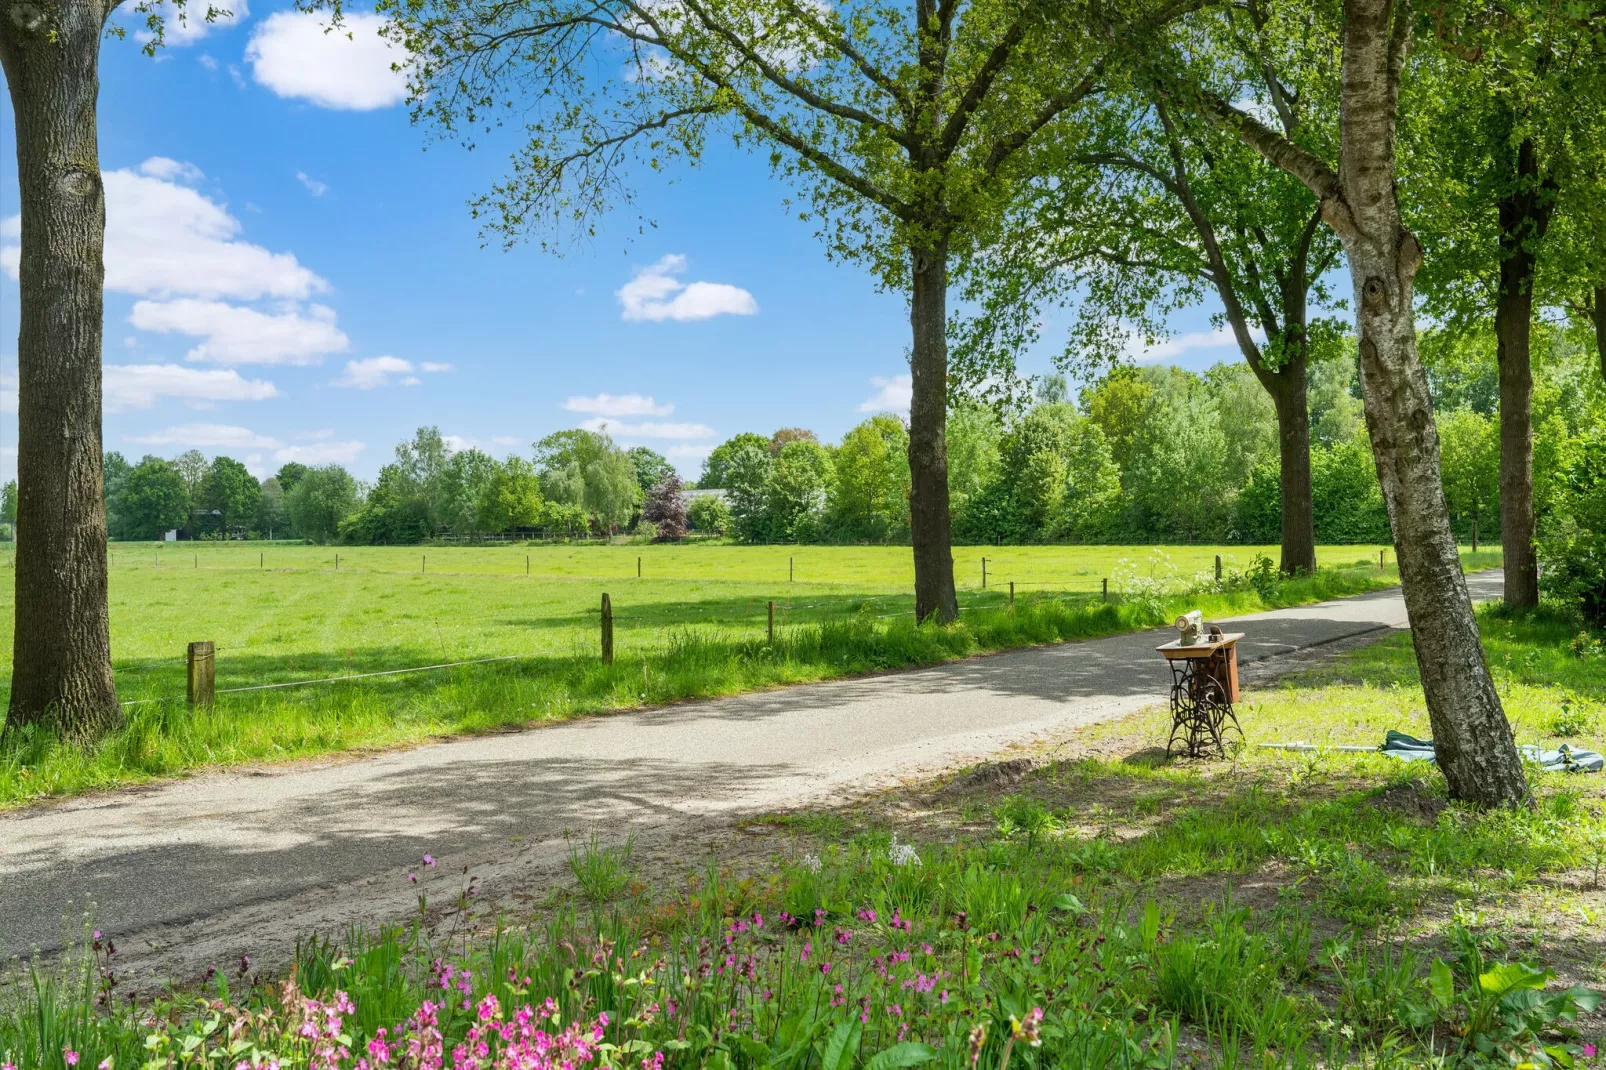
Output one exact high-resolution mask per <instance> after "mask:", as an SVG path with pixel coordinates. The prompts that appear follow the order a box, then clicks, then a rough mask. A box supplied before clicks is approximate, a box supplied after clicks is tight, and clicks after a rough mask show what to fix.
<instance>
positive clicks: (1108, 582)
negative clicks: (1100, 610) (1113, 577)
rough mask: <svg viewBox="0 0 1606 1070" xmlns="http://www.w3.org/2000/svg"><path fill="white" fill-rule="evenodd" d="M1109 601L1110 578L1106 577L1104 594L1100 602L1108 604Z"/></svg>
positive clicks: (1100, 597)
mask: <svg viewBox="0 0 1606 1070" xmlns="http://www.w3.org/2000/svg"><path fill="white" fill-rule="evenodd" d="M1109 600H1110V578H1109V577H1108V576H1106V577H1104V593H1103V594H1102V595H1100V596H1099V601H1101V602H1108V601H1109Z"/></svg>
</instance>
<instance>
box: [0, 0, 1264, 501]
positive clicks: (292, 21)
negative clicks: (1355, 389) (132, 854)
mask: <svg viewBox="0 0 1606 1070" xmlns="http://www.w3.org/2000/svg"><path fill="white" fill-rule="evenodd" d="M230 6H231V7H233V8H234V9H235V10H236V12H237V16H238V17H236V18H235V19H234V20H233V21H232V22H231V24H229V25H214V26H211V27H204V26H198V25H194V26H189V27H185V28H181V29H178V30H177V31H170V34H169V40H170V44H169V47H168V48H166V49H164V50H163V51H162V52H161V54H160V58H159V59H156V60H152V59H149V58H147V57H145V56H144V55H142V54H141V53H140V51H139V46H138V43H137V42H136V41H135V39H134V35H133V33H132V32H131V33H130V35H129V38H128V39H127V40H124V41H120V42H119V41H116V40H109V41H107V42H106V44H105V46H104V49H103V54H102V67H101V70H102V74H101V97H100V157H101V166H102V169H103V171H104V172H105V174H106V185H107V201H108V207H107V211H108V235H107V254H106V259H107V291H108V292H107V295H106V338H105V364H106V401H107V405H106V408H107V414H106V426H105V440H106V448H107V449H115V450H121V451H122V452H123V453H124V454H125V455H127V456H129V457H130V458H137V457H139V456H140V455H142V454H145V453H156V454H159V455H162V456H171V455H174V454H176V453H179V452H181V451H182V450H184V449H188V448H191V447H195V448H199V449H201V450H202V451H203V452H206V453H208V454H214V453H219V452H222V453H228V454H230V455H231V456H235V457H239V458H242V459H244V460H246V462H247V464H248V465H249V466H250V467H251V468H252V469H253V470H254V471H256V472H257V473H258V474H259V475H266V474H269V473H271V472H272V471H274V470H275V469H277V468H278V466H279V465H280V464H281V463H283V462H284V461H286V460H301V461H305V462H308V463H322V462H326V461H339V462H341V463H344V464H346V465H347V466H348V467H350V468H351V469H352V471H354V472H355V473H357V474H358V475H359V476H361V477H364V478H372V476H373V475H374V474H375V473H376V472H377V471H378V468H379V466H380V465H381V464H383V463H385V461H387V460H388V459H389V458H390V455H391V449H392V447H393V446H394V444H395V443H396V442H397V441H399V440H400V439H402V438H405V437H407V436H408V435H410V434H411V432H412V430H413V429H414V428H415V427H418V426H419V425H422V424H434V425H436V426H438V427H439V428H440V429H441V431H442V432H443V433H445V434H447V435H449V436H455V439H454V441H457V442H460V443H462V444H474V445H478V446H480V447H481V448H484V449H486V450H488V451H490V452H492V453H494V454H497V455H499V456H500V455H504V454H506V453H508V452H511V451H515V450H517V451H523V452H527V450H528V446H529V444H530V443H531V442H533V441H534V440H535V439H537V438H539V437H541V436H542V435H545V434H547V433H549V432H551V431H554V430H558V429H561V428H564V427H573V426H576V425H578V424H581V423H584V422H586V421H606V422H607V423H608V424H609V425H610V429H611V430H612V431H613V433H614V435H615V437H616V438H617V439H619V440H620V441H621V442H623V443H625V444H637V443H640V444H645V445H649V446H652V447H653V448H655V449H658V450H659V451H660V452H663V453H665V454H666V455H668V456H669V457H670V458H671V459H672V460H673V461H675V462H676V464H677V465H678V466H679V467H680V469H681V471H682V472H683V474H685V475H687V476H689V477H694V476H695V475H696V474H697V472H698V470H699V468H700V464H701V458H702V456H703V455H704V454H706V452H707V450H708V449H709V448H711V447H712V446H713V445H715V444H717V443H718V442H719V441H721V440H723V439H724V438H726V437H729V436H730V435H732V434H735V433H737V432H740V431H747V430H753V431H760V432H764V433H767V432H769V431H772V430H774V429H775V428H776V427H781V426H804V427H810V428H813V429H814V430H815V431H816V432H818V433H819V434H820V435H821V437H822V438H827V439H833V438H836V437H838V436H840V435H841V433H842V432H843V431H845V430H847V428H849V427H851V426H852V425H853V424H854V423H856V422H858V421H859V420H861V419H863V418H864V417H865V414H866V413H867V412H871V411H879V410H882V409H889V408H890V409H894V410H896V409H899V408H900V407H902V406H905V405H906V404H907V402H906V397H907V385H906V384H907V367H906V365H905V364H904V358H903V353H904V348H905V346H906V345H907V336H908V320H907V316H906V312H905V307H904V304H903V301H902V299H901V298H900V297H898V296H897V295H888V294H880V293H877V292H876V290H875V287H874V285H873V282H872V280H871V279H870V277H869V276H868V275H867V274H866V273H865V272H864V271H862V270H861V269H859V268H857V267H855V266H853V265H835V264H832V263H829V262H828V261H827V260H826V259H825V256H824V255H823V253H822V251H821V246H820V245H819V243H818V242H817V241H816V239H815V238H814V236H813V228H812V227H811V226H810V225H809V224H806V223H800V222H798V221H797V220H796V219H795V218H789V217H788V214H787V213H786V211H785V209H784V207H783V203H782V201H783V198H784V196H785V194H786V190H785V189H784V187H782V186H780V185H778V184H777V183H776V181H775V180H774V179H773V178H772V176H771V175H770V173H769V172H768V169H767V167H766V165H765V162H764V160H763V159H761V158H758V157H754V156H751V155H747V154H743V153H739V152H736V151H734V150H733V149H731V148H729V147H728V146H726V145H714V146H712V150H711V151H710V152H709V154H708V156H707V158H706V159H705V161H704V163H703V165H702V166H701V167H700V168H698V169H696V170H688V171H683V172H678V173H675V174H673V175H672V176H671V177H672V178H673V181H672V182H667V183H666V182H663V181H661V180H660V181H655V180H653V179H650V178H649V179H647V180H645V181H644V182H643V183H642V184H641V185H640V186H639V187H638V190H639V194H640V199H639V209H638V210H637V211H626V212H623V213H619V214H617V215H615V216H612V217H610V218H608V219H606V220H605V221H604V224H603V227H602V229H601V230H600V231H599V234H598V236H597V237H596V238H595V239H594V240H593V241H591V242H589V243H588V244H586V245H584V246H582V247H579V248H576V249H573V250H572V251H571V252H570V253H569V254H568V255H567V256H565V257H562V258H558V257H554V256H552V255H550V254H546V253H543V252H542V251H540V249H539V248H537V247H535V246H529V245H526V246H520V247H517V248H515V249H514V250H513V251H511V252H503V251H502V249H501V248H500V246H499V245H493V246H492V247H491V248H481V245H480V239H479V236H478V234H477V232H476V227H475V223H474V222H473V221H472V220H471V219H470V218H469V213H468V210H467V208H466V203H465V202H466V201H467V200H468V198H469V197H470V196H472V195H473V194H474V193H476V192H480V191H483V190H484V189H486V188H487V187H488V186H489V185H490V184H491V183H492V182H493V181H495V179H496V178H498V177H499V176H500V175H501V174H502V173H503V169H504V165H505V163H506V151H507V149H508V148H509V145H506V144H504V145H486V146H484V147H481V148H479V149H476V150H475V151H473V152H467V151H465V150H463V149H462V148H460V147H459V146H457V145H455V144H450V143H439V142H437V143H433V144H431V143H428V142H427V140H426V136H425V133H424V132H423V131H422V130H420V129H418V128H415V127H413V126H412V125H411V124H410V123H409V121H408V118H407V114H406V109H405V107H404V106H403V104H402V102H401V96H402V93H401V88H400V85H399V84H398V81H397V78H396V76H395V75H393V74H392V73H391V72H390V71H389V69H388V65H389V56H388V54H387V53H386V51H385V49H384V46H383V45H382V44H381V43H380V42H379V41H378V38H377V37H376V36H375V35H374V33H373V24H372V16H368V17H366V18H364V17H362V16H358V17H356V18H355V19H354V20H353V22H352V24H351V28H352V30H353V35H354V38H355V39H354V40H348V39H347V38H345V37H343V36H339V35H326V34H323V33H322V32H321V29H320V22H319V20H318V18H317V17H315V16H308V15H300V14H295V13H292V12H290V11H287V10H274V9H265V10H261V11H258V10H256V9H254V8H253V9H251V10H249V11H247V10H246V9H245V5H244V4H242V3H238V2H236V3H233V4H231V5H230ZM129 19H130V16H126V15H125V21H128V20H129ZM0 141H3V144H0V168H3V169H0V221H3V222H0V264H3V265H4V268H5V271H4V272H3V273H0V478H10V476H11V475H12V474H13V473H14V471H15V448H14V447H15V442H16V431H17V427H16V393H15V392H16V378H15V375H16V356H15V345H16V343H15V339H16V329H17V319H16V309H17V291H16V284H15V280H14V275H15V262H16V261H15V256H16V250H15V244H16V233H15V221H14V217H15V213H16V212H17V185H16V171H15V146H14V142H13V138H12V124H11V114H10V109H9V108H6V109H3V119H0ZM426 149H427V151H426ZM639 215H644V216H646V217H647V218H649V219H650V220H652V221H653V222H654V224H655V226H652V227H651V228H649V229H646V230H645V231H644V232H643V231H641V229H640V227H639V218H638V216H639ZM1174 326H1175V327H1176V329H1177V331H1178V332H1179V337H1178V339H1177V340H1175V341H1173V342H1171V343H1168V344H1167V346H1166V347H1165V348H1164V349H1163V350H1161V351H1157V352H1155V353H1152V354H1150V355H1149V359H1156V358H1162V357H1163V358H1165V359H1173V360H1176V361H1177V362H1178V363H1182V364H1185V365H1187V366H1191V367H1202V366H1204V365H1206V364H1209V363H1213V362H1214V361H1217V360H1226V359H1232V358H1233V357H1234V355H1235V351H1234V350H1233V349H1232V348H1231V347H1230V346H1229V345H1227V344H1226V343H1225V340H1224V339H1223V338H1222V337H1220V336H1219V335H1214V334H1212V333H1211V332H1210V327H1209V324H1208V322H1207V312H1206V311H1204V310H1200V311H1198V312H1196V313H1192V314H1189V315H1188V316H1186V317H1185V318H1183V319H1180V320H1179V321H1178V322H1177V323H1176V324H1175V325H1174ZM1047 367H1048V363H1047V360H1046V359H1045V358H1042V357H1032V358H1028V359H1027V360H1026V361H1024V362H1023V368H1024V370H1025V371H1027V372H1041V371H1045V370H1047Z"/></svg>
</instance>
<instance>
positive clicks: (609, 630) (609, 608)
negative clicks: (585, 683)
mask: <svg viewBox="0 0 1606 1070" xmlns="http://www.w3.org/2000/svg"><path fill="white" fill-rule="evenodd" d="M602 663H603V664H604V665H612V664H613V601H612V600H611V599H609V597H608V596H607V594H606V593H605V594H603V596H602Z"/></svg>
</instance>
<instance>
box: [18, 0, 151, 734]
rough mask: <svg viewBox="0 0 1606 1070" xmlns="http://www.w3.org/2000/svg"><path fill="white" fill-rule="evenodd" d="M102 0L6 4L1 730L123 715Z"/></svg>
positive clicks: (67, 725)
mask: <svg viewBox="0 0 1606 1070" xmlns="http://www.w3.org/2000/svg"><path fill="white" fill-rule="evenodd" d="M105 18H106V9H105V8H104V7H102V6H101V5H100V4H99V3H94V2H86V0H60V2H59V3H56V4H53V5H41V6H37V7H35V6H33V5H27V6H24V5H21V4H17V5H11V6H8V7H7V8H6V9H5V10H4V12H3V14H0V66H3V67H4V70H5V75H6V84H7V87H8V88H9V89H10V91H11V102H12V108H13V112H14V115H15V117H16V137H17V176H18V182H19V186H20V191H21V198H20V199H21V206H22V258H21V265H20V268H19V274H20V292H21V307H20V309H19V312H20V315H19V329H18V332H17V366H18V375H19V380H20V384H19V392H18V393H19V404H18V414H17V415H18V424H19V441H18V452H17V485H18V490H19V500H18V503H17V559H16V636H15V640H14V647H13V651H14V652H13V657H12V676H11V705H10V711H9V713H8V716H7V719H6V730H7V731H8V732H11V731H15V730H17V729H19V728H21V727H22V726H24V725H28V724H34V723H42V724H44V725H47V726H49V727H51V728H54V729H56V730H59V731H60V732H62V733H63V734H65V735H68V736H71V737H76V738H89V737H92V736H95V735H97V734H99V733H101V732H104V731H105V730H107V729H108V728H111V727H113V726H115V725H116V724H118V723H119V721H120V720H121V718H122V710H121V707H119V706H118V704H117V693H116V690H115V689H114V687H113V684H112V667H111V638H110V629H109V627H108V623H107V610H106V512H105V506H104V504H103V502H102V498H101V438H100V434H101V430H100V416H101V414H100V375H101V373H100V345H101V314H102V310H101V286H102V283H103V281H104V276H105V271H104V267H103V265H102V260H101V249H102V242H103V238H104V234H105V229H106V208H105V199H104V196H103V192H102V188H101V178H100V158H99V154H98V151H97V148H96V141H95V103H96V96H97V94H98V92H99V78H98V72H97V64H98V61H99V51H100V38H101V34H102V32H103V30H104V25H105Z"/></svg>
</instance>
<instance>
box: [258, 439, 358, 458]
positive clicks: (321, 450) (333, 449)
mask: <svg viewBox="0 0 1606 1070" xmlns="http://www.w3.org/2000/svg"><path fill="white" fill-rule="evenodd" d="M367 448H368V445H367V443H364V442H355V441H352V442H333V441H331V442H315V443H313V444H311V445H307V446H285V447H283V448H282V449H278V450H275V451H274V453H273V459H274V460H276V461H278V462H279V463H280V464H289V463H290V462H291V461H295V462H297V463H299V464H354V463H355V462H356V460H357V456H358V454H360V453H362V451H363V450H365V449H367Z"/></svg>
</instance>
